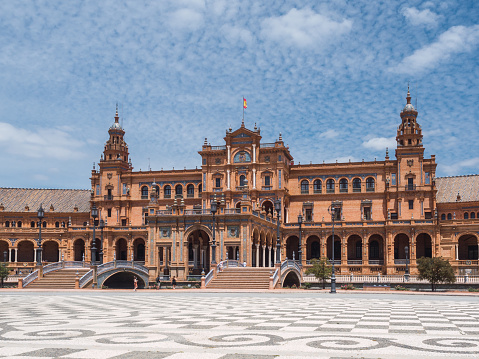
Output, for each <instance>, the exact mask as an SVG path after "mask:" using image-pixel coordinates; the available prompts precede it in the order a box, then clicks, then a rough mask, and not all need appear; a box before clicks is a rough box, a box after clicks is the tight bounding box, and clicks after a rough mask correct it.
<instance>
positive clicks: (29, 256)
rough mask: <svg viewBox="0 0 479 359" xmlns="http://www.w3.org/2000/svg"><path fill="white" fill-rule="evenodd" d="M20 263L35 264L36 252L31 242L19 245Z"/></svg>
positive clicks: (22, 242)
mask: <svg viewBox="0 0 479 359" xmlns="http://www.w3.org/2000/svg"><path fill="white" fill-rule="evenodd" d="M17 248H18V262H34V261H35V250H34V246H33V243H32V242H30V241H26V240H24V241H21V242H19V243H18V247H17Z"/></svg>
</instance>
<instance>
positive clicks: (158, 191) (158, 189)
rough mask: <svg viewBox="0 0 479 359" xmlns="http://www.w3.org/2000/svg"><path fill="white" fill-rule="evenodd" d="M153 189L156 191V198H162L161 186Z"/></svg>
mask: <svg viewBox="0 0 479 359" xmlns="http://www.w3.org/2000/svg"><path fill="white" fill-rule="evenodd" d="M153 188H154V189H155V192H156V197H160V186H158V185H156V186H154V187H153Z"/></svg>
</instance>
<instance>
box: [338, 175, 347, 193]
mask: <svg viewBox="0 0 479 359" xmlns="http://www.w3.org/2000/svg"><path fill="white" fill-rule="evenodd" d="M339 192H341V193H346V192H348V180H347V179H346V178H342V179H341V180H340V181H339Z"/></svg>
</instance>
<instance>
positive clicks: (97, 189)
mask: <svg viewBox="0 0 479 359" xmlns="http://www.w3.org/2000/svg"><path fill="white" fill-rule="evenodd" d="M96 195H97V196H99V195H100V185H99V184H97V185H96Z"/></svg>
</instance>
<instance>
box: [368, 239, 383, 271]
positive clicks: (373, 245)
mask: <svg viewBox="0 0 479 359" xmlns="http://www.w3.org/2000/svg"><path fill="white" fill-rule="evenodd" d="M383 263H384V239H383V237H382V236H380V235H379V234H373V235H372V236H371V237H369V264H378V265H381V264H383Z"/></svg>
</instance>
